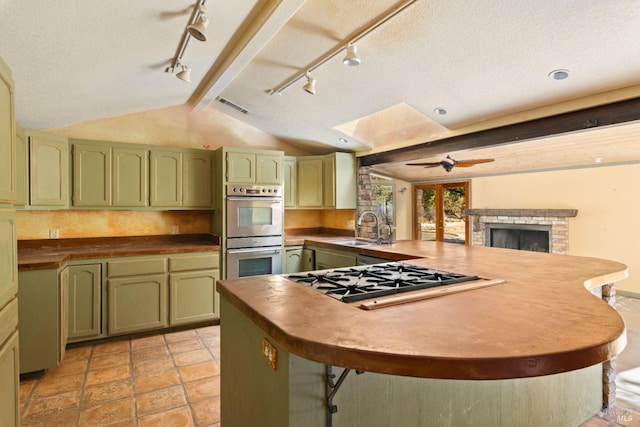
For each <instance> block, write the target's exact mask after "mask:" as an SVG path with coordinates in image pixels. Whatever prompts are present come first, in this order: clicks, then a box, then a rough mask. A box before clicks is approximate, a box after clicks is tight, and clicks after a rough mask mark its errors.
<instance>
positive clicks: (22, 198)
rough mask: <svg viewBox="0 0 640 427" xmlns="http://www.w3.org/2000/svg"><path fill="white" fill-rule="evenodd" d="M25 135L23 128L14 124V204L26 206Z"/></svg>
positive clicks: (27, 190) (27, 196)
mask: <svg viewBox="0 0 640 427" xmlns="http://www.w3.org/2000/svg"><path fill="white" fill-rule="evenodd" d="M27 150H28V144H27V136H26V135H25V133H24V129H23V128H22V127H21V126H18V125H17V124H16V206H19V207H22V206H26V204H27V203H28V202H29V181H28V179H27V158H28V156H27Z"/></svg>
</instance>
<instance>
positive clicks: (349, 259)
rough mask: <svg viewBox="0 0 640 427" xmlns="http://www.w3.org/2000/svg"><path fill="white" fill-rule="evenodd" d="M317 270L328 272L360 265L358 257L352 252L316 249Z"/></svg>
mask: <svg viewBox="0 0 640 427" xmlns="http://www.w3.org/2000/svg"><path fill="white" fill-rule="evenodd" d="M315 257H316V261H315V262H316V265H315V269H316V270H327V269H330V268H342V267H353V266H354V265H358V261H357V256H356V255H355V254H352V253H351V252H344V251H335V250H328V249H324V248H316V249H315Z"/></svg>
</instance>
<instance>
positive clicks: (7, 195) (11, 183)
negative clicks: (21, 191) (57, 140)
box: [0, 59, 16, 203]
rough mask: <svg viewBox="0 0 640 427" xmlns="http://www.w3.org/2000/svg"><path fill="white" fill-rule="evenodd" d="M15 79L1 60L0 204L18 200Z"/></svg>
mask: <svg viewBox="0 0 640 427" xmlns="http://www.w3.org/2000/svg"><path fill="white" fill-rule="evenodd" d="M13 98H14V93H13V79H12V78H11V71H10V70H9V68H8V67H6V65H5V64H4V62H3V61H2V60H1V59H0V203H14V202H15V200H16V155H15V151H16V145H15V139H14V136H15V132H16V129H15V121H14V116H13V103H14V99H13Z"/></svg>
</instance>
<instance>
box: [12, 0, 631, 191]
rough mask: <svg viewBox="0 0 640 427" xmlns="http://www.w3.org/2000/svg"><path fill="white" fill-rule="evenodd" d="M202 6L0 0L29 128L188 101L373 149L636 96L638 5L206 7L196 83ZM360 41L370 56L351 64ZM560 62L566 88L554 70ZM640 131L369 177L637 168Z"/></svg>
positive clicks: (583, 0)
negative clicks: (193, 31) (191, 26)
mask: <svg viewBox="0 0 640 427" xmlns="http://www.w3.org/2000/svg"><path fill="white" fill-rule="evenodd" d="M199 3H203V1H202V0H200V1H199V2H196V1H187V0H137V1H135V2H131V1H125V0H110V1H98V0H84V1H81V2H79V1H77V0H59V1H55V2H41V1H35V0H20V1H9V0H0V24H1V25H0V56H2V57H3V58H4V60H5V61H6V62H7V63H8V64H9V66H10V67H11V68H12V70H13V73H14V79H15V82H16V92H17V94H18V96H17V97H16V114H17V119H18V121H19V122H20V123H21V124H22V125H23V126H25V127H29V128H37V129H47V128H55V127H61V126H67V125H70V124H74V123H79V122H84V121H88V120H95V119H101V118H106V117H113V116H117V115H123V114H128V113H133V112H139V111H144V110H151V109H156V108H161V107H166V106H171V105H179V104H185V103H186V104H188V105H190V106H191V107H192V108H194V109H207V108H214V109H218V110H220V111H222V112H224V113H226V114H228V115H230V116H233V117H235V118H237V119H239V120H241V121H243V122H245V123H247V124H249V125H251V126H254V127H256V128H259V129H262V130H264V131H266V132H268V133H270V134H273V135H274V136H276V137H278V138H281V139H283V140H286V141H289V142H292V143H294V144H296V145H298V146H301V147H304V148H305V149H307V150H308V151H310V152H328V151H334V150H342V151H356V152H358V153H359V155H361V154H367V153H376V152H380V151H386V150H390V149H394V148H398V147H404V146H409V145H413V144H418V143H423V142H427V141H436V140H440V139H443V138H451V137H454V136H458V135H464V134H470V133H473V132H477V131H482V130H485V129H491V128H495V127H499V126H504V125H507V124H511V123H518V122H523V121H527V120H531V119H536V118H540V117H546V116H552V115H556V114H559V113H562V112H566V111H574V110H578V109H582V108H588V107H592V106H595V105H603V104H607V103H610V102H615V101H620V100H624V99H630V98H636V97H640V52H639V51H638V47H637V46H638V41H640V3H639V2H638V1H637V0H618V1H615V2H605V3H603V2H601V1H595V0H566V1H562V2H549V1H545V0H527V1H524V0H514V1H506V0H501V1H500V0H486V1H482V2H468V1H462V0H446V1H445V0H409V1H398V0H377V1H375V2H374V1H364V0H362V1H343V0H306V1H305V0H234V1H233V2H229V1H223V0H205V1H204V5H205V7H206V14H207V17H208V18H209V21H210V23H209V26H208V28H207V35H208V40H207V41H206V42H200V41H197V40H195V39H193V38H191V39H190V40H189V41H188V44H187V47H186V50H185V53H184V55H183V56H182V62H183V63H184V64H185V65H188V66H189V67H191V69H192V72H191V80H192V83H191V84H188V83H185V82H183V81H181V80H179V79H177V78H176V77H175V75H174V74H173V73H166V72H165V69H166V68H167V67H168V66H169V65H170V63H171V58H173V57H174V54H175V53H176V49H177V48H178V44H179V42H180V38H181V36H182V35H183V32H184V29H185V26H186V24H187V23H188V21H189V19H190V18H191V17H192V16H193V13H192V12H193V8H194V6H195V5H196V4H199ZM396 12H397V13H396ZM385 17H390V18H389V19H388V20H386V21H385V20H384V18H385ZM383 21H384V22H383ZM378 22H382V23H381V24H380V25H379V26H376V28H375V29H373V30H372V31H370V32H369V31H368V28H369V27H371V26H375V24H376V23H378ZM363 33H366V35H364V36H363V37H361V38H359V35H361V34H363ZM354 38H357V39H358V40H357V43H356V45H357V47H358V54H359V56H360V58H361V60H362V63H361V64H360V65H359V66H357V67H347V66H344V65H343V64H342V58H343V56H344V54H345V51H344V48H345V47H346V45H347V44H348V43H349V42H350V41H353V40H354ZM332 53H336V55H335V56H333V57H330V56H331V54H332ZM324 57H330V59H328V60H327V61H326V62H325V63H323V64H322V65H319V66H317V67H315V65H316V64H318V62H319V61H320V60H322V59H323V58H324ZM309 69H312V71H311V73H310V74H311V76H312V77H313V78H315V79H316V80H317V83H316V93H315V95H311V94H309V93H307V92H305V91H304V90H302V86H303V84H304V83H305V82H306V78H304V77H302V78H301V79H300V80H298V81H296V82H294V83H293V84H291V85H290V86H288V87H287V88H286V89H284V90H282V91H280V93H279V94H278V91H276V92H275V93H274V92H273V90H274V89H277V88H279V87H281V86H282V85H284V84H286V83H287V82H289V81H290V80H291V79H293V78H295V77H297V76H300V75H302V74H304V73H305V72H306V71H308V70H309ZM557 69H562V70H568V78H566V79H564V80H554V79H552V78H550V77H549V73H550V72H552V71H553V70H557ZM219 98H224V99H226V100H229V101H231V102H232V103H235V104H237V105H239V106H242V107H244V108H245V109H246V110H247V112H246V113H243V112H240V111H238V110H236V109H234V108H232V107H231V106H229V105H228V104H223V103H221V102H219ZM442 110H446V114H439V113H438V112H442ZM638 132H639V129H638V124H637V123H635V121H631V122H629V123H625V124H623V125H617V126H613V127H606V128H605V127H602V128H601V127H597V126H596V129H590V130H588V131H574V132H571V133H568V134H565V135H562V136H553V137H548V138H537V139H536V140H534V141H527V142H519V141H518V142H517V143H511V144H506V145H501V146H497V147H488V148H474V149H472V150H470V149H463V150H453V151H452V150H450V149H448V147H446V145H445V146H442V147H441V149H440V152H433V151H432V152H430V153H429V155H428V156H422V157H419V158H420V160H423V161H439V160H441V159H442V158H443V157H444V156H445V155H447V154H450V155H451V156H452V157H454V158H456V159H460V160H465V159H469V158H487V157H489V158H494V159H495V161H494V162H491V163H486V164H481V165H477V166H474V167H472V168H455V169H454V170H452V171H451V172H449V173H447V172H446V171H444V170H443V169H441V168H429V169H425V168H422V167H408V166H406V165H405V163H406V161H404V160H403V161H399V162H394V161H386V162H385V163H382V164H377V165H374V166H373V167H374V169H375V170H377V171H378V172H380V173H384V174H388V175H392V176H397V177H400V178H403V179H406V180H409V181H422V180H435V179H457V178H467V177H472V176H478V175H483V174H496V173H508V172H511V171H514V170H543V169H549V168H557V167H576V166H588V165H594V164H595V162H596V160H595V159H596V158H599V159H600V163H599V164H608V163H624V162H637V161H640V150H639V149H638V148H636V145H640V144H635V143H634V142H635V140H636V139H637V136H638ZM345 140H346V142H344V141H345Z"/></svg>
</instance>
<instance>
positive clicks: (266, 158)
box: [256, 154, 283, 185]
mask: <svg viewBox="0 0 640 427" xmlns="http://www.w3.org/2000/svg"><path fill="white" fill-rule="evenodd" d="M282 157H283V156H280V155H276V154H256V183H257V184H273V185H281V184H282V180H283V175H282Z"/></svg>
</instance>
